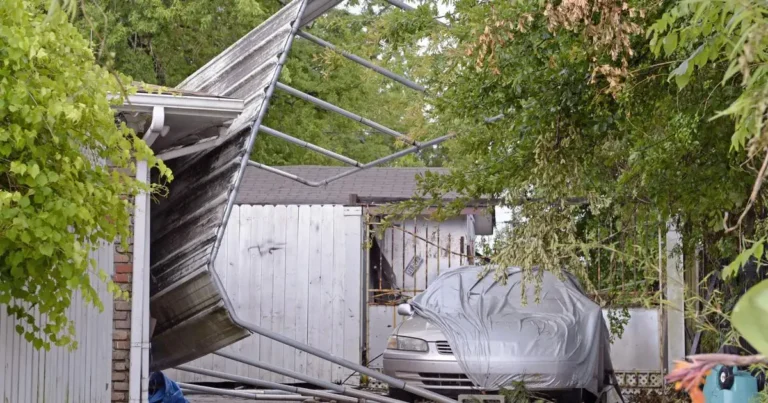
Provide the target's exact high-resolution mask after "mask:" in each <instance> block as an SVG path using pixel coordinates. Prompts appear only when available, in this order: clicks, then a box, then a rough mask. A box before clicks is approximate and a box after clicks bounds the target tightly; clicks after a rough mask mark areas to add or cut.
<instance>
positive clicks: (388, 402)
mask: <svg viewBox="0 0 768 403" xmlns="http://www.w3.org/2000/svg"><path fill="white" fill-rule="evenodd" d="M213 354H214V355H218V356H220V357H224V358H229V359H230V360H234V361H237V362H242V363H243V364H246V365H250V366H253V367H256V368H261V369H265V370H267V371H270V372H274V373H276V374H280V375H283V376H287V377H290V378H293V379H297V380H300V381H304V382H307V383H311V384H312V385H315V386H319V387H321V388H326V389H330V390H332V391H334V392H338V393H341V394H343V395H347V396H352V397H358V398H361V399H365V400H372V401H374V402H381V403H404V402H403V401H401V400H397V399H392V398H389V397H386V396H381V395H377V394H375V393H369V392H364V391H362V390H357V389H354V388H347V387H346V386H344V385H337V384H335V383H331V382H328V381H324V380H322V379H317V378H313V377H311V376H308V375H304V374H300V373H298V372H294V371H291V370H287V369H284V368H280V367H277V366H274V365H272V364H267V363H265V362H260V361H255V360H249V359H247V358H242V357H238V356H236V355H232V354H229V353H224V352H220V351H217V352H215V353H213Z"/></svg>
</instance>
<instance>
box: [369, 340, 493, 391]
mask: <svg viewBox="0 0 768 403" xmlns="http://www.w3.org/2000/svg"><path fill="white" fill-rule="evenodd" d="M442 343H443V344H441V347H440V348H438V345H437V343H435V342H429V343H428V345H429V351H428V352H425V353H421V352H412V351H400V350H386V351H385V352H384V362H383V367H384V368H383V370H384V373H385V374H387V375H390V376H394V377H396V378H399V379H402V380H403V381H405V382H407V383H408V384H410V385H413V386H420V387H422V388H426V389H430V390H438V391H455V392H459V393H463V392H471V391H477V390H478V389H477V387H476V386H474V384H473V383H472V381H471V380H470V379H469V378H468V377H467V375H466V374H465V373H464V371H463V370H462V369H461V367H460V366H459V363H458V362H457V361H456V357H454V356H453V354H452V353H451V352H450V349H446V348H445V347H444V346H446V345H447V343H445V342H442Z"/></svg>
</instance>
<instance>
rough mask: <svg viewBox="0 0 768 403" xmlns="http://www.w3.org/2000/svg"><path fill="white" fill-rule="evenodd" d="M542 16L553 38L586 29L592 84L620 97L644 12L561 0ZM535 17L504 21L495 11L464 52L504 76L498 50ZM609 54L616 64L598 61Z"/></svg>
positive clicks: (605, 0) (605, 2)
mask: <svg viewBox="0 0 768 403" xmlns="http://www.w3.org/2000/svg"><path fill="white" fill-rule="evenodd" d="M543 15H544V16H545V17H546V19H547V28H548V29H549V31H550V32H552V33H553V34H554V35H556V34H557V30H559V29H565V30H569V31H577V30H583V32H584V34H585V35H586V36H587V38H589V40H590V41H591V43H592V46H593V50H594V52H593V53H594V54H595V56H594V57H593V60H592V62H593V64H594V68H593V71H592V73H593V74H592V76H593V79H592V81H593V83H594V82H595V81H596V77H604V78H605V79H606V81H607V82H608V88H607V92H609V93H612V94H614V95H615V94H617V93H618V91H619V90H620V89H621V88H622V83H623V82H624V80H625V79H626V77H627V76H628V75H629V72H628V69H627V66H628V59H629V58H630V57H632V56H633V55H634V50H633V49H632V46H631V42H630V39H631V37H632V36H634V35H640V34H642V33H643V27H642V26H640V25H639V24H638V23H637V22H635V21H636V20H637V19H638V18H639V19H642V18H644V17H645V11H644V10H641V9H635V8H633V7H630V6H629V4H628V3H627V2H625V1H616V0H562V1H561V2H560V3H559V4H557V5H555V4H554V3H552V2H548V3H547V4H546V7H545V10H544V13H543ZM531 21H533V16H532V15H530V14H523V15H521V16H520V17H519V18H518V19H517V20H507V19H501V18H499V17H498V16H497V15H496V12H495V11H492V13H491V16H490V17H489V18H488V20H487V21H486V26H485V29H484V31H483V32H482V34H480V36H479V37H478V40H477V41H476V42H475V43H473V44H470V45H469V46H468V47H467V48H466V51H465V54H466V55H467V56H472V55H475V56H476V59H475V67H476V68H477V69H478V70H479V69H482V68H483V67H486V66H487V68H489V69H490V71H491V72H492V73H493V74H497V75H498V74H501V72H500V71H499V69H498V66H497V64H496V49H497V47H499V46H505V45H506V44H507V42H509V41H512V40H514V39H515V33H517V32H525V31H526V29H527V27H526V26H527V25H528V24H530V22H531ZM604 52H607V53H608V54H610V58H611V60H612V62H613V63H604V62H601V61H599V60H598V55H600V54H604Z"/></svg>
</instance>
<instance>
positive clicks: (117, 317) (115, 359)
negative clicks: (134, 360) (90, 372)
mask: <svg viewBox="0 0 768 403" xmlns="http://www.w3.org/2000/svg"><path fill="white" fill-rule="evenodd" d="M132 273H133V244H132V243H131V242H129V245H128V248H127V250H124V249H123V248H122V247H121V245H120V243H119V242H117V243H115V271H114V274H113V276H112V280H113V281H114V282H115V283H117V284H118V285H119V286H120V288H121V289H123V291H128V292H130V291H131V280H132V277H133V274H132ZM113 315H114V316H113V322H114V326H113V331H112V402H113V403H126V402H128V376H129V371H130V367H131V366H130V350H131V302H130V301H125V300H122V299H116V300H115V303H114V310H113Z"/></svg>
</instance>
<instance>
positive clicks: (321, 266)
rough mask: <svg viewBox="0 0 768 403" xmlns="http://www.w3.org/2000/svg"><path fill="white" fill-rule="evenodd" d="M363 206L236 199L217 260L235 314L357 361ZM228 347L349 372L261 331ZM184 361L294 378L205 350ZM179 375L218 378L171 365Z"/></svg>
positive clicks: (325, 373) (338, 376) (342, 374)
mask: <svg viewBox="0 0 768 403" xmlns="http://www.w3.org/2000/svg"><path fill="white" fill-rule="evenodd" d="M363 236H364V232H363V217H362V208H361V207H344V206H340V205H323V206H320V205H311V206H309V205H306V206H295V205H290V206H284V205H281V206H250V205H241V206H235V207H234V208H233V210H232V215H231V217H230V219H229V223H228V225H227V229H226V232H225V236H224V242H223V243H222V247H221V250H220V251H219V253H218V255H217V257H216V262H215V267H216V271H217V273H218V274H219V276H220V277H221V280H222V282H223V283H224V285H225V288H226V290H227V295H228V296H229V298H230V300H231V301H232V304H233V305H234V307H235V309H236V311H237V312H238V314H239V315H240V317H242V318H244V319H246V320H248V321H250V322H252V323H255V324H258V325H259V326H262V327H265V328H267V329H271V330H273V331H276V332H279V333H281V334H283V335H285V336H288V337H290V338H292V339H294V340H297V341H299V342H302V343H307V344H309V345H311V346H313V347H317V348H320V349H322V350H324V351H328V352H330V353H332V354H334V355H336V356H339V357H343V358H345V359H347V360H350V361H352V362H357V363H359V362H360V361H361V346H362V343H361V334H362V321H361V317H362V315H361V312H363V311H362V309H363V305H362V304H363V298H362V289H363V284H362V281H363V276H362V260H363V245H362V242H363ZM224 351H227V352H229V353H233V354H237V355H241V356H244V357H247V358H250V359H253V360H258V361H263V362H268V363H270V364H273V365H276V366H279V367H282V368H286V369H289V370H293V371H297V372H300V373H303V374H307V375H310V376H313V377H316V378H321V379H324V380H327V381H344V380H345V379H346V378H347V377H348V376H349V375H351V373H352V371H350V370H348V369H346V368H342V367H340V366H338V365H335V364H331V363H330V362H328V361H325V360H321V359H319V358H317V357H314V356H312V355H308V354H306V353H304V352H302V351H298V350H296V349H294V348H292V347H288V346H285V345H282V344H280V343H277V342H274V341H271V340H269V339H267V338H264V337H259V336H251V337H249V338H247V339H245V340H242V341H240V342H237V343H235V344H233V345H231V346H229V347H227V348H225V349H224ZM189 365H192V366H197V367H202V368H207V369H213V370H218V371H224V372H228V373H230V374H237V375H242V376H249V377H253V378H259V379H263V380H270V381H273V382H295V380H293V379H291V378H285V377H283V376H280V375H277V374H273V373H270V372H268V371H263V370H259V369H257V368H253V367H249V366H247V365H244V364H240V363H238V362H235V361H232V360H227V359H225V358H222V357H217V356H213V355H208V356H205V357H203V358H200V359H198V360H195V361H192V362H191V363H190V364H189ZM166 372H167V374H168V375H169V376H170V377H171V378H172V379H175V380H177V381H183V382H201V381H219V382H220V381H222V380H221V379H215V378H210V377H204V376H201V375H196V374H191V373H187V372H183V371H176V370H169V371H166Z"/></svg>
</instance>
